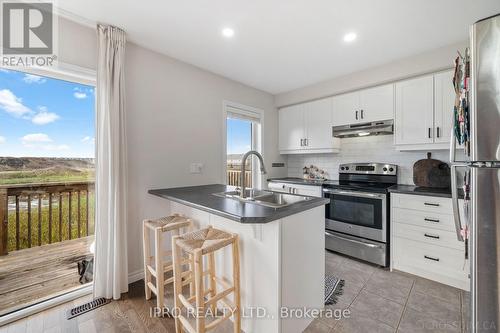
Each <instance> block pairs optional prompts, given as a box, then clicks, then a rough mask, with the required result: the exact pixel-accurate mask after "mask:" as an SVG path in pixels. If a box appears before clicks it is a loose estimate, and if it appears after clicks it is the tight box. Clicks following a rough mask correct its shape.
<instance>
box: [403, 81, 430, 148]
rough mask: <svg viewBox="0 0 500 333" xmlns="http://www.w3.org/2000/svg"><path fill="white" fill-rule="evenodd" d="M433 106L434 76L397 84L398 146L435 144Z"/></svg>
mask: <svg viewBox="0 0 500 333" xmlns="http://www.w3.org/2000/svg"><path fill="white" fill-rule="evenodd" d="M433 104H434V83H433V76H432V75H428V76H423V77H419V78H416V79H411V80H406V81H401V82H398V83H396V124H395V125H396V129H395V132H396V135H395V144H396V145H401V144H426V143H432V142H433V140H434V138H433V127H434V125H433V109H434V105H433Z"/></svg>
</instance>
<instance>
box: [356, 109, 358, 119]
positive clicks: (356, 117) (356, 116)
mask: <svg viewBox="0 0 500 333" xmlns="http://www.w3.org/2000/svg"><path fill="white" fill-rule="evenodd" d="M356 120H358V110H356Z"/></svg>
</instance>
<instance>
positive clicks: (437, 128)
mask: <svg viewBox="0 0 500 333" xmlns="http://www.w3.org/2000/svg"><path fill="white" fill-rule="evenodd" d="M436 136H437V137H438V138H439V126H438V127H436Z"/></svg>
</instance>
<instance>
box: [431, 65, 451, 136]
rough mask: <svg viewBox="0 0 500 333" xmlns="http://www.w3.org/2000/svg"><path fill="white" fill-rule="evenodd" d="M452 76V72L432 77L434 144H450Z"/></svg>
mask: <svg viewBox="0 0 500 333" xmlns="http://www.w3.org/2000/svg"><path fill="white" fill-rule="evenodd" d="M453 74H454V72H453V71H446V72H442V73H438V74H436V75H434V126H435V129H436V137H435V138H434V142H437V143H449V142H450V137H451V129H452V128H453V107H454V105H455V89H454V88H453Z"/></svg>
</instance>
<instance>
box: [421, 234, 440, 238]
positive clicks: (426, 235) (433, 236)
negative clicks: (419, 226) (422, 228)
mask: <svg viewBox="0 0 500 333" xmlns="http://www.w3.org/2000/svg"><path fill="white" fill-rule="evenodd" d="M424 236H425V237H427V238H434V239H439V236H436V235H429V234H424Z"/></svg>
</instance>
